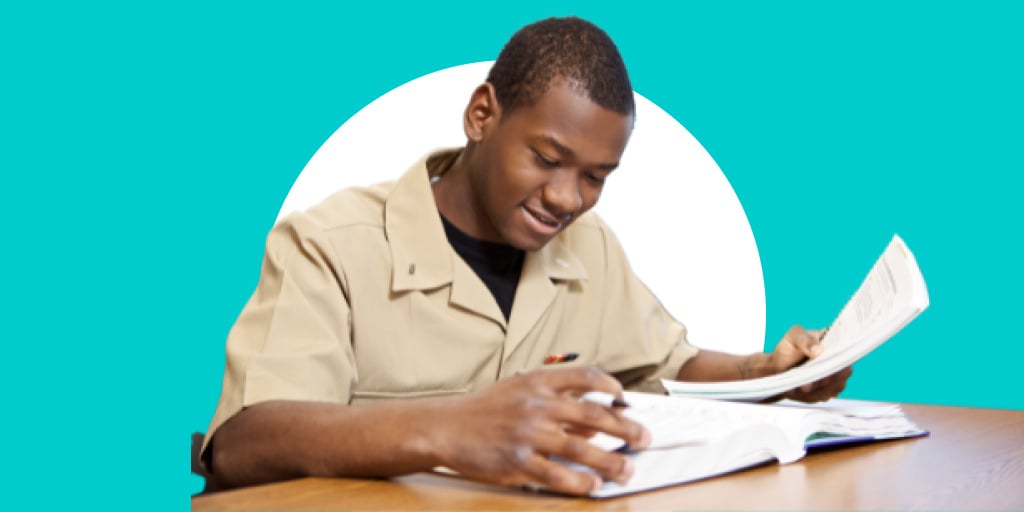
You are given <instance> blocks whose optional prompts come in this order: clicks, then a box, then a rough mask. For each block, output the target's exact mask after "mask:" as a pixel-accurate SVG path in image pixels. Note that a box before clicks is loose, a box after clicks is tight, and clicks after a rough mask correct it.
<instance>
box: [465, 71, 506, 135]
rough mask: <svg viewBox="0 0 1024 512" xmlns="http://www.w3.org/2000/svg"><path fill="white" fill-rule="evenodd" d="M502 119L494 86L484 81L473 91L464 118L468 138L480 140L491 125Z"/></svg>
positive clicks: (495, 124)
mask: <svg viewBox="0 0 1024 512" xmlns="http://www.w3.org/2000/svg"><path fill="white" fill-rule="evenodd" d="M499 120H501V106H499V105H498V98H497V96H495V94H494V86H493V85H491V84H490V83H487V82H484V83H483V84H481V85H480V86H479V87H477V88H476V89H475V90H474V91H473V95H472V96H470V97H469V104H468V105H466V112H465V115H464V116H463V119H462V124H463V129H464V130H465V131H466V138H467V139H469V140H470V141H471V142H480V141H481V140H483V138H484V135H485V134H486V133H487V132H488V130H489V129H490V127H492V126H497V124H498V121H499Z"/></svg>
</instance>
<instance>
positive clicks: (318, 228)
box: [267, 182, 394, 256]
mask: <svg viewBox="0 0 1024 512" xmlns="http://www.w3.org/2000/svg"><path fill="white" fill-rule="evenodd" d="M393 186H394V184H393V183H392V182H385V183H380V184H377V185H373V186H369V187H354V188H347V189H343V190H340V191H338V192H335V193H334V194H332V195H330V196H329V197H327V198H326V199H324V200H323V201H321V202H320V203H318V204H316V205H314V206H312V207H310V208H309V209H307V210H304V211H299V212H294V213H292V214H289V215H288V216H287V217H285V218H283V219H281V220H280V221H279V222H278V223H277V224H276V225H275V226H274V228H273V229H272V230H271V232H270V235H269V236H268V237H267V253H268V256H270V255H271V253H277V254H282V253H291V252H293V251H295V250H298V251H299V252H311V251H312V252H321V251H323V250H325V249H327V250H328V251H329V252H335V250H334V248H337V247H344V246H361V245H362V246H365V245H366V244H368V243H370V241H371V240H383V239H384V238H385V236H384V204H385V202H386V200H387V197H388V194H389V193H390V191H391V189H392V188H393Z"/></svg>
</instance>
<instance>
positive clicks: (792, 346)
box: [676, 326, 853, 402]
mask: <svg viewBox="0 0 1024 512" xmlns="http://www.w3.org/2000/svg"><path fill="white" fill-rule="evenodd" d="M823 335H824V331H807V330H804V328H803V327H800V326H794V327H792V328H790V330H789V332H787V333H786V335H785V336H784V337H783V338H782V340H781V341H779V343H778V344H777V345H776V346H775V350H774V351H772V352H771V353H755V354H748V355H733V354H726V353H722V352H715V351H711V350H701V351H700V352H698V353H697V355H696V356H694V357H693V358H691V359H690V360H688V361H687V362H686V363H684V364H683V366H682V367H681V368H680V369H679V373H678V374H677V376H676V379H677V380H683V381H690V382H716V381H730V380H747V379H756V378H758V377H766V376H769V375H774V374H776V373H781V372H784V371H786V370H788V369H790V368H792V367H794V366H797V365H799V364H801V363H803V362H804V361H806V360H807V359H809V358H812V357H817V356H818V355H819V354H821V350H822V348H821V343H820V341H821V337H822V336H823ZM852 374H853V369H852V368H850V367H847V368H845V369H843V370H840V371H839V372H836V373H835V374H833V375H830V376H828V377H825V378H824V379H821V380H819V381H817V382H813V383H810V384H806V385H803V386H800V387H799V388H797V389H793V390H791V391H789V392H788V393H786V394H785V395H783V397H785V398H791V399H793V400H799V401H802V402H819V401H822V400H828V399H829V398H832V397H834V396H836V395H838V394H839V393H840V392H841V391H842V390H843V389H844V388H845V387H846V381H847V379H849V378H850V375H852ZM783 397H779V398H783Z"/></svg>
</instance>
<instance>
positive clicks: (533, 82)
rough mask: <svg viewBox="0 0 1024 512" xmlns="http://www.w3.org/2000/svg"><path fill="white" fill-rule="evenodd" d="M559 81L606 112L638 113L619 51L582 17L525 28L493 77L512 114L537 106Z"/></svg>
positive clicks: (503, 104)
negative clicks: (538, 101)
mask: <svg viewBox="0 0 1024 512" xmlns="http://www.w3.org/2000/svg"><path fill="white" fill-rule="evenodd" d="M559 79H564V80H566V81H567V82H568V83H569V84H570V86H571V87H573V88H574V89H577V90H578V91H579V92H580V93H582V94H584V95H586V97H587V98H589V99H590V101H593V102H594V103H596V104H597V105H599V106H601V107H603V108H606V109H608V110H611V111H613V112H618V113H620V114H623V115H631V114H634V113H635V112H636V105H635V104H634V103H633V86H632V85H631V84H630V83H629V74H628V73H627V72H626V64H625V63H624V62H623V61H622V55H620V54H619V49H618V48H616V46H615V43H614V42H612V39H611V38H610V37H608V34H606V33H605V32H604V31H603V30H601V29H600V28H599V27H598V26H597V25H594V24H593V23H590V22H589V21H586V20H583V19H580V18H577V17H568V18H548V19H546V20H541V21H538V22H535V23H532V24H530V25H527V26H525V27H523V28H521V29H519V31H518V32H516V33H515V34H513V35H512V38H511V39H509V40H508V42H507V43H505V47H504V48H502V50H501V53H500V54H499V55H498V60H497V61H495V62H494V66H493V67H492V68H491V72H490V73H489V74H488V75H487V81H488V82H490V83H491V85H492V86H494V92H495V95H496V96H497V99H498V104H499V105H501V107H502V108H503V109H506V110H515V109H516V108H519V107H526V106H530V105H533V104H534V103H536V102H537V100H539V99H540V97H541V96H542V95H543V94H544V93H545V92H547V90H548V88H549V87H551V85H552V84H553V83H554V82H555V81H557V80H559Z"/></svg>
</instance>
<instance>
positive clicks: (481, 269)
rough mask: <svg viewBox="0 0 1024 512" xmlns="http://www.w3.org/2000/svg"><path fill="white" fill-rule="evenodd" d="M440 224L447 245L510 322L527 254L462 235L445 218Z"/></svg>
mask: <svg viewBox="0 0 1024 512" xmlns="http://www.w3.org/2000/svg"><path fill="white" fill-rule="evenodd" d="M441 222H442V223H443V224H444V233H445V235H447V237H448V243H450V244H452V248H454V249H455V252H456V254H458V255H459V256H461V257H462V259H463V260H464V261H465V262H466V264H467V265H469V268H471V269H473V272H476V275H478V276H480V280H482V281H483V282H484V284H486V285H487V288H488V289H489V290H491V295H494V300H495V301H496V302H497V303H498V307H499V308H500V309H501V312H502V314H504V315H505V320H506V321H507V320H508V317H509V315H511V314H512V301H513V300H514V299H515V298H516V286H518V285H519V274H520V273H521V272H522V270H523V260H524V259H525V258H526V252H525V251H522V250H519V249H516V248H515V247H512V246H511V245H505V244H498V243H494V242H486V241H483V240H477V239H476V238H473V237H471V236H469V235H467V234H465V233H463V232H462V231H459V228H457V227H455V226H454V225H452V223H451V222H448V219H446V218H444V215H442V216H441Z"/></svg>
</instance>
